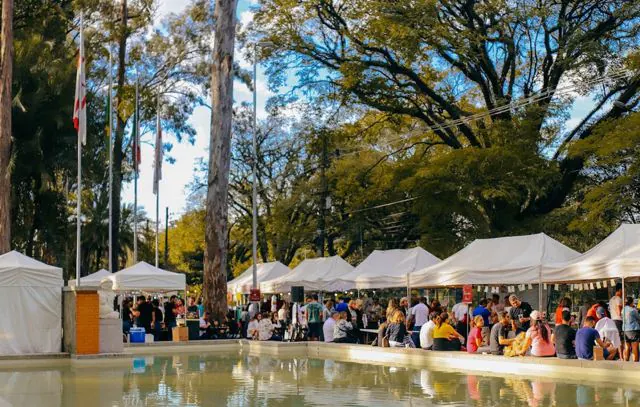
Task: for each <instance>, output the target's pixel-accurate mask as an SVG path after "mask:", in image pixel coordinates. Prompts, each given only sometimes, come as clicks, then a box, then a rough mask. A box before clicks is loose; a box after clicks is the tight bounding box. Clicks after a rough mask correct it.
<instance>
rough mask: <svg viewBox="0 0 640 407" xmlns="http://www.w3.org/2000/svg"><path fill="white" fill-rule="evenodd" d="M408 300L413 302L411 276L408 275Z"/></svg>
mask: <svg viewBox="0 0 640 407" xmlns="http://www.w3.org/2000/svg"><path fill="white" fill-rule="evenodd" d="M407 298H409V301H411V275H410V274H409V273H407Z"/></svg>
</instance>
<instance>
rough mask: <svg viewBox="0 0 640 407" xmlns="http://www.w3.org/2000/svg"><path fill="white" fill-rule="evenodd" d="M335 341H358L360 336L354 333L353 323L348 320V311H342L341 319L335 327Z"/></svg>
mask: <svg viewBox="0 0 640 407" xmlns="http://www.w3.org/2000/svg"><path fill="white" fill-rule="evenodd" d="M333 342H335V343H358V338H357V336H356V335H355V333H354V329H353V325H352V324H351V322H349V320H347V312H346V311H342V312H341V313H340V319H339V320H338V321H337V322H336V326H335V327H334V329H333Z"/></svg>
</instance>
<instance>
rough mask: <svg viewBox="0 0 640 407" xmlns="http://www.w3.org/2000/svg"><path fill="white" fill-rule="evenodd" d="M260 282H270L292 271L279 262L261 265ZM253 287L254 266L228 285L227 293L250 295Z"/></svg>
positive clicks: (259, 267) (259, 266) (258, 271)
mask: <svg viewBox="0 0 640 407" xmlns="http://www.w3.org/2000/svg"><path fill="white" fill-rule="evenodd" d="M256 271H257V276H258V281H270V280H273V279H276V278H279V277H282V276H284V275H285V274H288V273H290V272H291V269H290V268H289V267H287V266H285V265H284V264H282V263H280V262H279V261H273V262H270V263H259V264H258V265H257V267H256ZM252 286H253V266H250V267H249V268H248V269H246V270H245V271H244V272H243V273H242V274H240V275H239V276H238V277H236V278H234V279H233V280H231V281H229V282H228V283H227V291H228V292H230V293H233V294H248V293H249V290H251V288H252Z"/></svg>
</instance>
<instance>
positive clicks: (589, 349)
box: [576, 316, 616, 360]
mask: <svg viewBox="0 0 640 407" xmlns="http://www.w3.org/2000/svg"><path fill="white" fill-rule="evenodd" d="M595 326H596V319H595V318H594V317H592V316H588V317H586V318H585V320H584V326H583V327H582V328H580V329H578V332H576V356H577V357H578V359H585V360H593V347H594V345H596V344H597V345H598V346H600V347H601V348H602V353H603V356H604V358H605V359H606V360H612V359H613V358H614V357H615V356H616V349H615V348H614V347H613V346H612V345H611V344H610V343H606V342H604V341H603V340H602V339H600V334H599V333H598V331H597V330H595V329H594V327H595Z"/></svg>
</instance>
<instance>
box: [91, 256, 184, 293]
mask: <svg viewBox="0 0 640 407" xmlns="http://www.w3.org/2000/svg"><path fill="white" fill-rule="evenodd" d="M102 281H103V282H104V281H111V283H112V284H113V286H112V289H113V290H114V291H148V292H167V291H184V290H185V289H186V285H187V279H186V276H185V275H184V274H182V273H173V272H171V271H166V270H162V269H160V268H157V267H154V266H152V265H151V264H148V263H145V262H143V261H141V262H139V263H138V264H135V265H133V266H131V267H128V268H126V269H122V270H120V271H118V272H116V273H113V274H112V275H110V276H107V277H105V278H103V279H102ZM80 283H81V284H82V281H81V282H80Z"/></svg>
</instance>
